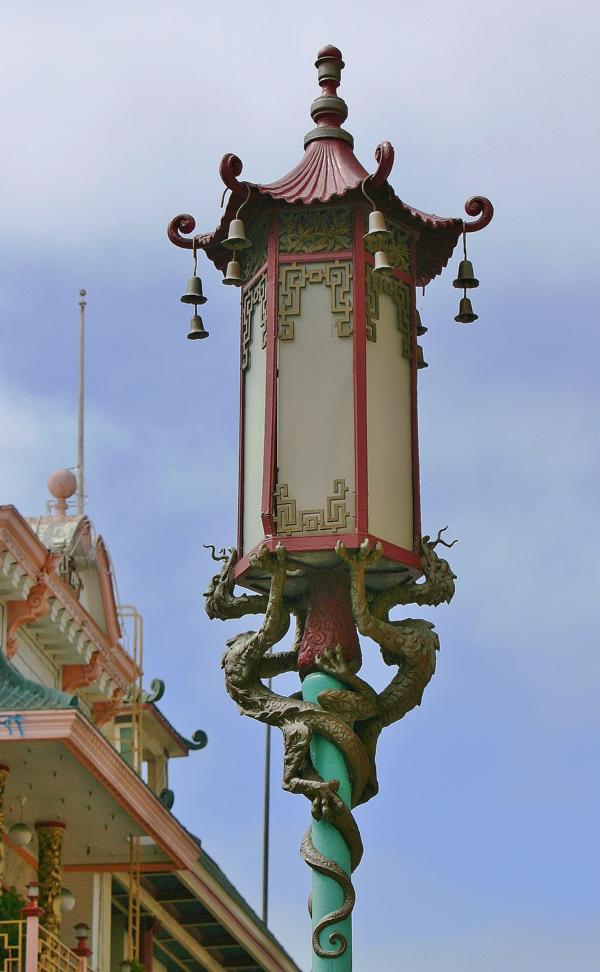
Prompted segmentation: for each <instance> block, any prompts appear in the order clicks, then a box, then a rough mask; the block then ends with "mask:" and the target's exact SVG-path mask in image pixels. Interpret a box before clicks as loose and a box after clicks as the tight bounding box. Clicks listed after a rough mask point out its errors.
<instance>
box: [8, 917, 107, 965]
mask: <svg viewBox="0 0 600 972" xmlns="http://www.w3.org/2000/svg"><path fill="white" fill-rule="evenodd" d="M30 970H35V972H91V969H90V967H89V965H88V963H87V957H85V958H84V957H83V956H80V955H76V954H75V952H72V951H71V949H70V948H67V946H66V945H63V943H62V942H61V941H60V940H59V939H58V938H56V936H55V935H52V934H51V933H50V932H49V931H46V929H45V928H42V926H41V925H40V924H39V920H38V916H37V915H33V916H30V917H28V918H27V920H25V919H23V920H21V921H16V920H15V921H0V972H30Z"/></svg>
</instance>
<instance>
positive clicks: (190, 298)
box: [179, 237, 208, 340]
mask: <svg viewBox="0 0 600 972" xmlns="http://www.w3.org/2000/svg"><path fill="white" fill-rule="evenodd" d="M192 252H193V255H194V272H193V274H192V276H191V277H190V279H189V280H188V284H187V288H186V291H185V293H184V294H182V296H181V297H180V298H179V299H180V301H181V303H182V304H193V305H194V315H193V317H192V320H191V326H190V330H189V332H188V335H187V336H188V338H189V339H190V340H197V339H198V338H205V337H208V331H206V330H205V329H204V325H203V323H202V318H201V317H200V315H199V314H198V305H199V304H205V303H206V300H207V298H206V297H205V296H204V294H203V292H202V281H201V279H200V277H199V276H198V241H197V239H196V237H194V239H193V241H192Z"/></svg>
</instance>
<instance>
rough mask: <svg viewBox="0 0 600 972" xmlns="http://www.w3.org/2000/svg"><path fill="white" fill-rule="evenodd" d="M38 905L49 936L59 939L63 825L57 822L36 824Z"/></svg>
mask: <svg viewBox="0 0 600 972" xmlns="http://www.w3.org/2000/svg"><path fill="white" fill-rule="evenodd" d="M35 828H36V830H37V834H38V878H39V882H40V895H39V905H40V908H43V909H44V915H43V917H42V919H41V923H42V925H43V927H44V928H45V929H46V931H49V932H50V934H51V935H56V937H57V938H60V891H61V887H62V841H63V836H64V833H65V825H64V824H62V823H59V822H58V821H56V822H52V823H37V824H36V825H35Z"/></svg>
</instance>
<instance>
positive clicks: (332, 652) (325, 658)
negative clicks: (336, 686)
mask: <svg viewBox="0 0 600 972" xmlns="http://www.w3.org/2000/svg"><path fill="white" fill-rule="evenodd" d="M316 663H317V665H318V667H319V668H320V670H321V671H322V672H325V673H326V674H327V675H338V676H339V675H342V676H343V675H347V674H348V672H349V669H348V663H347V662H346V659H345V658H344V649H343V648H342V646H341V645H330V646H329V647H328V648H326V649H325V650H324V651H322V652H321V653H320V654H319V655H318V656H317V658H316Z"/></svg>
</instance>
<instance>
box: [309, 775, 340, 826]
mask: <svg viewBox="0 0 600 972" xmlns="http://www.w3.org/2000/svg"><path fill="white" fill-rule="evenodd" d="M339 786H340V781H339V780H328V781H327V782H324V783H322V784H320V786H319V792H318V793H317V795H316V796H315V797H314V799H313V801H312V809H311V813H312V816H313V817H314V819H315V820H331V819H332V818H333V817H334V816H335V811H336V810H339V807H340V805H341V804H342V801H341V799H340V797H339V796H338V795H337V791H338V789H339Z"/></svg>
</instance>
